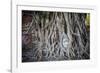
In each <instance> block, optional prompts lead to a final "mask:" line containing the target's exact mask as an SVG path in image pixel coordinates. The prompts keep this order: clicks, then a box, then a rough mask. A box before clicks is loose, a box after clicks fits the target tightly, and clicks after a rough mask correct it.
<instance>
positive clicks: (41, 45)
mask: <svg viewBox="0 0 100 73" xmlns="http://www.w3.org/2000/svg"><path fill="white" fill-rule="evenodd" d="M24 15H27V16H31V17H32V18H31V21H30V22H28V23H23V25H22V32H23V35H22V37H23V36H24V35H26V34H27V35H29V37H30V36H31V38H29V37H28V38H27V39H25V38H24V39H23V40H24V41H25V40H26V42H28V44H25V43H26V42H22V44H23V45H24V46H23V50H22V56H23V57H22V58H23V62H25V61H51V60H77V59H89V58H90V52H89V50H90V49H89V48H90V47H89V46H90V42H89V41H90V40H89V32H88V31H87V29H86V20H85V19H86V13H66V12H41V11H40V12H39V11H33V12H31V13H29V12H27V11H23V16H24ZM26 18H27V17H26ZM23 22H24V20H23ZM25 24H26V25H25ZM23 29H24V30H23ZM30 34H31V35H30ZM29 40H30V42H29ZM30 44H31V45H30ZM25 50H27V51H25Z"/></svg>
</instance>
